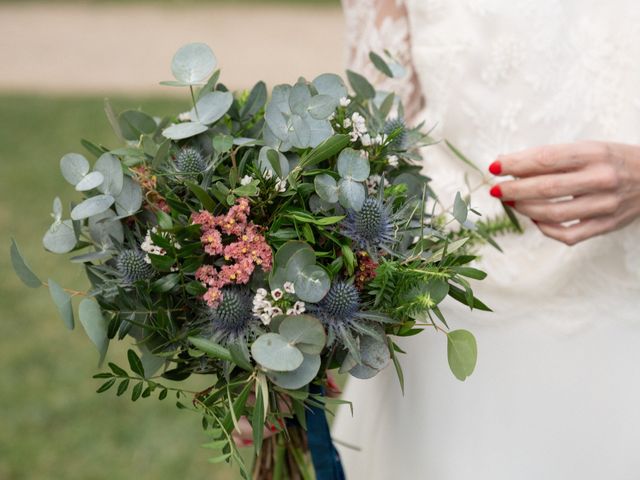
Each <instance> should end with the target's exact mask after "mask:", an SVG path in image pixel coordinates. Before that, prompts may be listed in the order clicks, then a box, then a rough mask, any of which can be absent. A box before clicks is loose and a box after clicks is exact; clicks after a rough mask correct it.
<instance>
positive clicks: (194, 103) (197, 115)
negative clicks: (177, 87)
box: [189, 85, 200, 121]
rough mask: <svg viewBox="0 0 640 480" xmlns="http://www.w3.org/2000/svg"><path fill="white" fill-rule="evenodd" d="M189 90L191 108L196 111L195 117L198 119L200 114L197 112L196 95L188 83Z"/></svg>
mask: <svg viewBox="0 0 640 480" xmlns="http://www.w3.org/2000/svg"><path fill="white" fill-rule="evenodd" d="M189 92H191V101H192V102H193V109H194V110H195V112H196V118H197V119H198V121H200V115H199V114H198V107H197V106H196V96H195V95H194V93H193V85H189Z"/></svg>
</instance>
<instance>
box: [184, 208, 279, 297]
mask: <svg viewBox="0 0 640 480" xmlns="http://www.w3.org/2000/svg"><path fill="white" fill-rule="evenodd" d="M249 213H250V208H249V200H248V199H246V198H240V199H238V201H237V203H236V205H234V206H233V207H231V209H229V212H227V214H226V215H218V216H214V215H212V214H211V213H210V212H208V211H206V210H202V211H200V212H198V213H194V214H193V215H192V216H191V221H192V222H193V223H197V224H199V225H200V231H201V234H202V235H201V237H200V241H201V242H202V245H203V246H204V251H205V252H206V253H207V254H208V255H211V256H212V257H222V258H224V260H225V261H226V262H232V263H226V264H225V265H222V267H220V269H218V268H216V267H215V266H214V265H202V266H201V267H200V268H199V269H198V270H197V271H196V279H197V280H199V281H200V282H202V283H203V284H205V285H206V286H207V287H208V290H207V292H206V293H205V294H204V296H203V297H202V298H203V300H204V301H206V302H207V304H208V305H209V306H210V307H215V306H217V305H218V304H219V303H220V301H221V300H222V287H224V286H225V285H231V284H246V283H248V282H249V279H250V278H251V274H252V273H253V271H254V270H255V268H256V265H260V267H261V268H262V270H264V271H265V272H268V271H269V270H271V266H272V262H273V259H272V252H271V248H270V247H269V245H267V242H266V240H265V238H264V236H263V235H262V234H261V233H260V227H258V226H257V225H255V224H254V223H253V222H250V221H249ZM223 235H226V236H231V237H235V239H234V240H233V241H232V242H231V243H227V244H226V245H225V243H223Z"/></svg>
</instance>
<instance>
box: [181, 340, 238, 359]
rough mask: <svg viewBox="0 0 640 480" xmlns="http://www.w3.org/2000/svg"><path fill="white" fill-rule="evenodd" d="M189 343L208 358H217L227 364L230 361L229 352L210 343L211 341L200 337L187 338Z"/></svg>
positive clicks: (220, 346)
mask: <svg viewBox="0 0 640 480" xmlns="http://www.w3.org/2000/svg"><path fill="white" fill-rule="evenodd" d="M189 341H190V342H191V343H192V344H193V346H194V347H196V348H197V349H198V350H200V351H202V352H204V353H206V354H207V355H209V356H210V357H213V358H219V359H221V360H226V361H229V362H230V361H231V360H232V358H231V354H230V353H229V350H227V349H226V348H224V347H223V346H222V345H219V344H217V343H215V342H212V341H211V340H208V339H206V338H201V337H189Z"/></svg>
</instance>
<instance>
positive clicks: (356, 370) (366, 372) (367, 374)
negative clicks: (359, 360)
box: [349, 365, 380, 380]
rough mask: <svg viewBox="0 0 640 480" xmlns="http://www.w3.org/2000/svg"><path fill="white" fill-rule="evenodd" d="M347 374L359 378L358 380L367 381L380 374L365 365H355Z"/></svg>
mask: <svg viewBox="0 0 640 480" xmlns="http://www.w3.org/2000/svg"><path fill="white" fill-rule="evenodd" d="M349 373H350V374H351V376H352V377H355V378H359V379H360V380H368V379H370V378H373V377H375V376H376V375H377V374H378V373H380V370H376V369H375V368H371V367H367V366H366V365H356V366H355V367H353V368H352V369H351V370H349Z"/></svg>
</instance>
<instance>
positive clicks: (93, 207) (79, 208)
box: [71, 195, 115, 220]
mask: <svg viewBox="0 0 640 480" xmlns="http://www.w3.org/2000/svg"><path fill="white" fill-rule="evenodd" d="M113 202H115V199H114V198H113V197H112V196H111V195H96V196H95V197H90V198H87V199H86V200H85V201H84V202H82V203H80V204H79V205H76V206H75V207H74V208H73V210H71V219H72V220H82V219H84V218H89V217H92V216H93V215H97V214H99V213H102V212H104V211H105V210H107V209H108V208H109V207H110V206H111V205H113Z"/></svg>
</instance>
